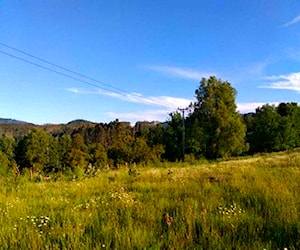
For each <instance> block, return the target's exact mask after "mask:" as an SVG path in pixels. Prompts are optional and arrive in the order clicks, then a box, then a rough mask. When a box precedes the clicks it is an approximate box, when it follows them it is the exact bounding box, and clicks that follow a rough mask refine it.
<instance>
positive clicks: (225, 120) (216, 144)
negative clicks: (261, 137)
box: [192, 76, 247, 158]
mask: <svg viewBox="0 0 300 250" xmlns="http://www.w3.org/2000/svg"><path fill="white" fill-rule="evenodd" d="M195 94H196V98H197V101H196V102H195V103H194V112H193V114H192V115H193V116H195V117H196V118H197V119H195V120H197V121H198V122H199V124H200V127H201V129H202V133H199V134H201V135H202V136H203V138H202V148H203V149H202V151H203V152H204V155H205V156H206V157H207V158H220V157H229V156H231V155H237V154H240V153H242V152H243V151H245V150H246V149H247V147H246V144H245V135H246V126H245V124H244V123H243V120H242V118H241V115H240V114H239V113H238V112H237V111H236V108H237V107H236V104H235V97H236V94H237V92H236V90H235V89H234V88H233V87H232V86H231V84H230V83H229V82H227V81H222V80H220V79H217V78H216V77H214V76H212V77H210V78H208V79H206V78H203V79H202V80H201V82H200V86H199V88H198V89H196V91H195Z"/></svg>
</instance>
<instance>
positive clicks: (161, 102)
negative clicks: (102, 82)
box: [67, 88, 192, 109]
mask: <svg viewBox="0 0 300 250" xmlns="http://www.w3.org/2000/svg"><path fill="white" fill-rule="evenodd" d="M67 91H69V92H72V93H75V94H99V95H106V96H110V97H113V98H117V99H120V100H123V101H127V102H133V103H140V104H147V105H151V106H160V107H165V108H170V109H177V108H178V107H180V108H182V107H187V106H188V105H189V104H190V103H191V102H192V100H189V99H185V98H180V97H172V96H143V95H142V94H140V93H134V92H133V93H118V92H113V91H106V90H102V89H96V90H84V89H79V88H69V89H67Z"/></svg>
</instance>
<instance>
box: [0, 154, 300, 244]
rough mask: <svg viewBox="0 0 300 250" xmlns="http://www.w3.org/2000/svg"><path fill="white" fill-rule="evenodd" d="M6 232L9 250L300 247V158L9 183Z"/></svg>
mask: <svg viewBox="0 0 300 250" xmlns="http://www.w3.org/2000/svg"><path fill="white" fill-rule="evenodd" d="M133 173H134V174H133ZM0 224H1V227H0V249H300V156H299V152H292V153H280V154H271V155H260V156H255V157H250V158H244V159H243V158H242V159H239V160H231V161H224V162H213V163H202V164H201V163H193V164H192V163H190V164H188V163H185V164H183V163H174V164H170V163H165V164H161V165H160V166H148V167H143V168H138V167H137V168H135V169H134V170H133V169H128V168H121V169H119V170H110V171H106V172H100V173H98V174H97V175H96V176H94V177H91V178H84V179H79V180H78V179H76V180H73V181H65V180H56V181H51V180H48V181H41V182H31V181H29V180H28V178H27V177H26V176H19V177H10V178H8V177H7V178H2V179H0Z"/></svg>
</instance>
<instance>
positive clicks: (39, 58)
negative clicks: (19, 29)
mask: <svg viewBox="0 0 300 250" xmlns="http://www.w3.org/2000/svg"><path fill="white" fill-rule="evenodd" d="M0 45H2V46H4V47H6V48H9V49H12V50H14V51H17V52H19V53H22V54H24V55H26V56H29V57H31V58H34V59H36V60H39V61H41V62H43V63H47V64H49V65H51V66H54V67H56V68H59V69H62V70H64V71H67V72H69V73H72V74H75V75H77V76H80V77H83V78H86V79H88V80H90V81H93V82H97V83H99V84H101V85H103V86H106V87H109V88H111V89H115V90H116V91H118V92H124V93H127V94H128V93H130V92H129V91H126V90H123V89H120V88H117V87H114V86H113V85H111V84H108V83H105V82H102V81H99V80H97V79H94V78H92V77H89V76H87V75H84V74H81V73H78V72H76V71H74V70H70V69H67V68H65V67H63V66H60V65H58V64H56V63H53V62H50V61H48V60H45V59H43V58H41V57H37V56H34V55H32V54H29V53H27V52H25V51H23V50H20V49H17V48H15V47H12V46H10V45H7V44H5V43H2V42H0ZM0 52H1V53H2V54H5V55H7V56H11V57H13V58H15V59H18V60H21V61H24V62H27V63H30V64H32V65H34V66H37V67H40V68H43V69H46V70H49V71H52V72H55V73H58V74H61V75H63V76H65V77H68V78H71V79H73V80H77V81H81V80H80V79H78V78H76V77H72V76H69V75H66V74H64V73H61V72H58V71H56V70H52V69H49V68H48V67H44V66H42V65H40V64H36V63H33V62H31V61H28V60H26V59H23V58H21V57H17V56H14V55H11V54H9V53H6V52H3V51H0ZM82 82H85V83H87V82H86V81H82ZM88 84H89V85H91V86H93V87H97V88H100V87H99V86H98V85H96V84H92V83H88ZM102 89H104V90H107V89H105V88H102ZM109 91H111V90H109ZM112 92H115V91H112ZM130 94H132V93H130Z"/></svg>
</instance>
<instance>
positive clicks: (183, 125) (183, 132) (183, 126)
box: [178, 108, 188, 161]
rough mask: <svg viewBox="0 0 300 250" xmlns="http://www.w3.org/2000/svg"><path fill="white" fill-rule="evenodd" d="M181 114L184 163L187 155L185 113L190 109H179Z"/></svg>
mask: <svg viewBox="0 0 300 250" xmlns="http://www.w3.org/2000/svg"><path fill="white" fill-rule="evenodd" d="M178 110H179V111H180V112H181V114H182V115H181V117H182V161H184V154H185V122H184V111H187V110H188V108H178Z"/></svg>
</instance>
